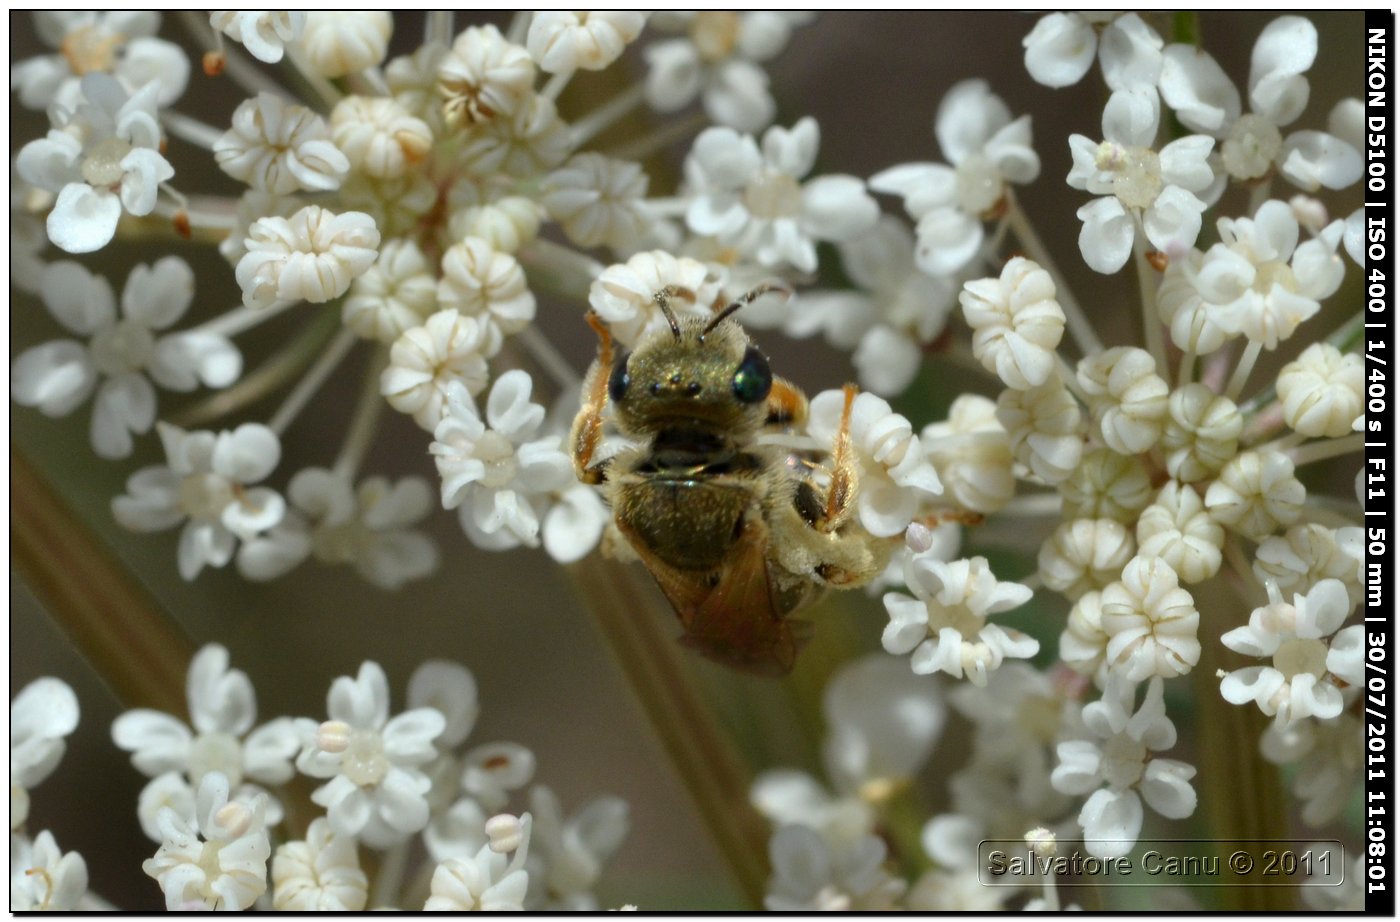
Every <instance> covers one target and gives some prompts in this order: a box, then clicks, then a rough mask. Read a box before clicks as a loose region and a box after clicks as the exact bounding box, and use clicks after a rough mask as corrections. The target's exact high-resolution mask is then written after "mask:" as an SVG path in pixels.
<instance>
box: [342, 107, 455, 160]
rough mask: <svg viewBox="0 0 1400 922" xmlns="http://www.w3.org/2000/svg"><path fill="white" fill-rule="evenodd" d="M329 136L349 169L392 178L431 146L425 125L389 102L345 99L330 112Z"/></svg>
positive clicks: (428, 131) (422, 156)
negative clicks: (345, 159)
mask: <svg viewBox="0 0 1400 922" xmlns="http://www.w3.org/2000/svg"><path fill="white" fill-rule="evenodd" d="M331 136H332V137H333V138H334V139H335V144H336V146H337V147H338V148H339V149H340V150H341V151H343V152H344V155H345V157H347V158H348V160H349V165H350V167H351V168H352V169H356V170H360V171H361V172H363V173H365V174H366V175H369V176H373V177H375V178H377V179H394V178H397V177H399V176H402V175H403V174H404V173H406V172H407V171H408V170H410V169H412V168H413V167H415V166H416V165H417V164H418V163H419V162H420V161H421V160H422V159H423V158H424V157H425V156H427V154H428V151H429V149H430V148H431V147H432V143H433V132H432V129H431V128H429V127H428V125H427V123H426V122H424V121H423V120H422V119H420V118H417V117H415V116H414V115H412V114H411V113H410V112H409V111H408V110H407V109H405V108H404V107H403V106H402V105H400V104H399V103H398V102H396V101H394V100H392V99H380V98H376V97H371V96H346V97H345V98H344V99H342V100H341V101H340V102H338V103H336V105H335V108H334V109H332V110H331Z"/></svg>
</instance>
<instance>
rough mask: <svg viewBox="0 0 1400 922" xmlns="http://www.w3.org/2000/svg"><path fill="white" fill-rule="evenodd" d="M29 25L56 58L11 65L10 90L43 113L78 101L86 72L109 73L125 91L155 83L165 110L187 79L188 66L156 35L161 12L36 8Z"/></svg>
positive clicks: (50, 56)
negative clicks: (31, 22)
mask: <svg viewBox="0 0 1400 922" xmlns="http://www.w3.org/2000/svg"><path fill="white" fill-rule="evenodd" d="M34 27H35V31H36V32H37V33H38V35H39V38H41V39H43V41H44V43H45V44H47V45H49V46H51V47H53V48H55V49H57V50H58V54H46V55H40V56H37V57H33V58H27V59H25V60H23V61H19V62H16V63H15V64H14V65H13V66H12V67H11V68H10V89H11V90H12V91H17V92H18V93H19V101H20V104H21V105H23V106H25V107H26V108H29V109H38V110H43V109H47V108H48V107H49V106H50V105H51V104H57V105H59V106H61V107H63V108H65V109H72V108H73V107H74V106H75V105H77V104H78V102H79V100H80V99H81V97H82V89H81V81H82V77H83V75H85V74H92V73H105V74H111V75H112V76H113V77H115V78H116V79H117V81H118V82H119V83H121V85H122V86H123V87H124V88H125V89H126V90H127V91H128V92H135V91H136V90H137V89H139V88H141V87H143V86H145V85H146V84H147V83H150V82H152V81H155V82H156V83H158V85H159V86H158V89H157V91H156V101H157V103H158V104H159V105H162V106H168V105H170V104H171V103H172V102H174V101H175V100H177V99H179V98H180V94H182V93H183V92H184V91H185V85H186V84H187V83H188V81H189V76H190V62H189V58H188V57H187V56H186V55H185V52H184V51H183V50H181V48H180V47H179V46H178V45H175V44H172V43H170V42H167V41H165V40H164V39H159V38H156V37H155V34H156V32H157V30H158V29H159V28H160V14H159V13H157V12H154V11H151V10H110V11H109V10H38V11H36V12H35V13H34Z"/></svg>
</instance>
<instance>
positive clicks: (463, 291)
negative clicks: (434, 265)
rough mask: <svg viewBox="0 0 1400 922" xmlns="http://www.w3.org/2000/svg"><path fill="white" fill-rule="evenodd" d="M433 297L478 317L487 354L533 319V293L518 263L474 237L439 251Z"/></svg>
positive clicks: (441, 305)
mask: <svg viewBox="0 0 1400 922" xmlns="http://www.w3.org/2000/svg"><path fill="white" fill-rule="evenodd" d="M437 300H438V307H439V308H441V309H443V310H455V311H457V312H458V313H460V314H464V315H466V316H469V317H476V318H477V319H478V320H479V321H480V322H481V324H482V332H483V334H484V335H485V337H486V343H487V345H486V351H487V354H488V355H495V354H496V352H497V351H498V350H499V349H500V348H501V341H502V340H503V339H504V338H505V337H506V336H509V335H511V334H512V333H518V332H520V331H521V330H523V329H525V327H527V326H529V324H530V321H532V320H534V319H535V296H534V294H532V293H531V291H530V289H529V287H528V286H527V285H526V282H525V272H524V270H522V269H521V268H520V263H518V262H517V261H516V259H515V257H514V256H512V255H510V254H509V253H502V252H500V251H499V250H496V249H494V248H493V247H492V246H491V244H489V243H487V242H486V241H485V240H482V239H481V238H479V237H468V238H467V239H465V240H463V241H462V242H460V243H457V244H454V245H453V246H452V247H451V249H449V250H448V251H447V252H446V253H444V254H443V256H442V278H441V280H440V281H439V282H438V288H437Z"/></svg>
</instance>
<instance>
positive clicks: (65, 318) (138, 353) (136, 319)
mask: <svg viewBox="0 0 1400 922" xmlns="http://www.w3.org/2000/svg"><path fill="white" fill-rule="evenodd" d="M41 296H42V298H43V301H44V306H45V307H47V308H48V310H49V313H50V314H52V315H53V317H54V319H56V320H57V321H58V322H59V323H61V324H62V325H63V326H65V327H67V328H68V329H69V330H71V331H72V332H74V333H77V334H78V335H80V336H84V337H87V342H86V343H81V342H76V341H74V340H71V339H63V340H53V341H51V342H47V343H44V344H43V345H41V346H36V347H34V348H32V349H27V350H25V351H24V352H23V353H21V354H20V355H19V357H18V358H17V359H15V362H14V365H13V366H12V367H11V369H10V388H11V391H12V392H13V394H14V399H15V402H16V403H19V404H21V405H23V406H37V407H39V408H40V409H41V410H42V411H43V412H44V413H45V414H47V415H49V416H63V415H66V414H68V413H70V412H72V411H73V410H74V409H75V408H76V407H77V406H78V405H79V404H81V403H82V402H83V401H85V400H87V398H88V396H89V395H90V394H92V392H93V390H94V388H96V391H97V397H96V399H95V400H94V401H93V405H92V425H91V427H90V429H89V437H90V440H91V442H92V447H93V450H94V451H96V452H97V454H98V455H100V456H101V457H104V458H124V457H126V456H127V455H129V454H131V449H132V438H131V436H132V434H133V433H135V434H142V433H146V432H149V431H150V429H151V426H152V425H154V424H155V416H156V392H155V388H154V387H152V386H151V382H150V380H148V378H147V374H149V375H150V377H151V378H154V379H155V381H156V382H157V383H158V384H160V385H161V386H163V387H166V388H169V389H171V390H180V391H186V390H192V389H193V388H194V387H195V385H196V383H197V382H198V381H201V380H202V381H204V383H206V384H208V385H209V386H210V387H224V386H227V385H229V384H232V383H233V381H234V380H235V379H237V377H238V375H239V373H240V372H241V370H242V357H241V356H240V355H239V353H238V350H237V349H236V348H235V347H234V345H233V344H232V343H231V342H229V340H228V339H227V338H226V337H224V336H219V335H217V334H212V333H199V332H193V333H175V334H170V335H167V336H163V337H160V338H159V339H157V337H156V333H157V331H159V330H163V329H165V328H166V327H169V326H170V325H172V324H173V323H175V322H176V321H178V320H179V319H180V318H181V317H182V316H183V315H184V313H185V310H186V309H187V308H188V307H189V305H190V301H191V300H192V299H193V298H194V273H193V272H191V271H190V267H189V266H188V265H187V264H186V263H185V261H184V260H182V259H180V258H179V257H176V256H167V257H165V258H164V259H161V260H160V261H158V262H157V263H156V264H155V265H153V266H148V265H144V264H143V265H139V266H136V267H135V268H134V269H132V271H131V274H130V275H129V276H127V280H126V287H125V289H124V290H123V291H122V299H121V309H122V310H121V318H120V319H118V316H117V309H116V304H115V303H114V301H115V299H114V298H113V296H112V289H111V286H110V285H108V283H107V280H106V279H104V278H102V277H101V276H96V275H93V274H91V273H90V272H88V270H87V269H85V268H83V267H82V266H80V265H78V264H77V263H75V262H70V261H68V260H62V261H59V262H55V263H50V264H49V265H48V268H46V269H45V270H44V275H43V283H42V292H41ZM99 380H101V385H100V386H99V385H98V381H99Z"/></svg>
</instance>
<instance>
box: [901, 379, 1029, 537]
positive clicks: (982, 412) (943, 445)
mask: <svg viewBox="0 0 1400 922" xmlns="http://www.w3.org/2000/svg"><path fill="white" fill-rule="evenodd" d="M996 413H997V406H996V404H995V403H993V402H992V401H990V400H988V399H987V398H986V397H979V396H977V395H976V394H963V395H961V396H959V397H958V398H957V399H955V400H954V401H953V405H952V406H951V407H949V408H948V420H947V421H946V422H942V423H930V424H929V425H927V426H925V427H924V428H923V431H922V432H920V433H919V443H920V444H921V445H923V447H924V451H925V452H926V453H927V454H928V459H929V461H930V463H932V464H933V468H934V470H936V471H938V479H939V480H940V481H942V483H943V495H944V497H945V498H946V499H948V500H951V501H952V502H954V503H956V504H957V505H958V506H960V507H961V508H963V509H970V510H972V511H973V512H982V513H992V512H996V511H997V510H998V509H1000V508H1001V507H1002V506H1005V505H1006V504H1007V503H1008V502H1009V501H1010V500H1011V497H1012V496H1013V495H1015V493H1016V481H1015V478H1014V477H1013V476H1012V472H1011V462H1012V454H1011V438H1010V436H1009V435H1008V434H1007V432H1006V430H1005V429H1004V428H1003V427H1002V424H1001V423H1000V422H999V421H998V420H997V415H996Z"/></svg>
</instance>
